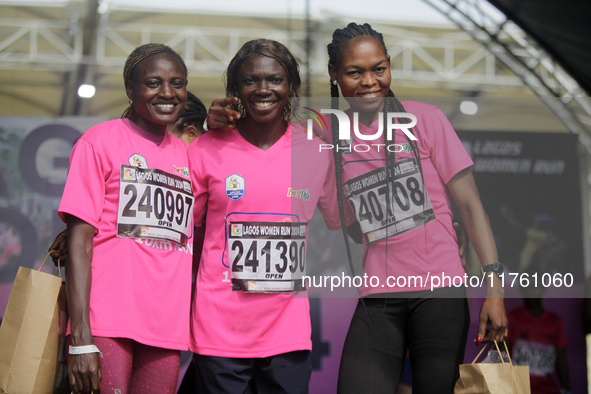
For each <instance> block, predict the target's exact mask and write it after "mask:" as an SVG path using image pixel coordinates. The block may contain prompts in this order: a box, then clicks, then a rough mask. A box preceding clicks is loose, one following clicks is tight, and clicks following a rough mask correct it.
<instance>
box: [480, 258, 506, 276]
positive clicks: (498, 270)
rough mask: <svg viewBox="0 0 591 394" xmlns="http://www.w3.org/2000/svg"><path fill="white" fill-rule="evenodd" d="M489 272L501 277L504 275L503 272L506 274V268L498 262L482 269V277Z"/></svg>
mask: <svg viewBox="0 0 591 394" xmlns="http://www.w3.org/2000/svg"><path fill="white" fill-rule="evenodd" d="M487 272H494V273H495V274H497V276H498V277H500V276H501V275H502V274H503V272H505V267H503V264H501V263H499V262H498V261H497V262H496V263H494V264H489V265H485V266H484V267H482V275H484V274H485V273H487Z"/></svg>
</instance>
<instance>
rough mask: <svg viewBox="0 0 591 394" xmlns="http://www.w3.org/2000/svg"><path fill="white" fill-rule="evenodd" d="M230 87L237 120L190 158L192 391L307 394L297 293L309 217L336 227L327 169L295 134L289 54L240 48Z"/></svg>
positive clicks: (306, 323) (303, 304)
mask: <svg viewBox="0 0 591 394" xmlns="http://www.w3.org/2000/svg"><path fill="white" fill-rule="evenodd" d="M226 77H227V87H226V93H227V96H228V97H230V98H229V99H228V100H225V103H224V105H225V104H230V103H231V104H234V105H235V108H234V110H232V113H233V114H234V117H237V118H239V120H238V121H237V122H236V123H235V127H233V128H231V129H217V130H212V131H209V132H208V133H206V134H205V135H203V136H201V137H199V138H198V139H197V140H196V141H195V142H193V143H192V144H191V146H190V147H189V161H190V168H191V179H192V181H193V185H194V191H195V193H194V194H195V209H194V215H195V218H194V222H195V226H197V227H198V228H201V226H203V225H204V224H205V225H206V226H205V227H206V229H205V234H203V233H202V231H201V234H202V237H203V236H204V241H203V250H202V254H201V260H200V264H199V271H198V275H197V282H196V286H195V293H194V298H193V305H192V310H191V341H190V345H189V346H190V349H191V350H192V351H193V352H194V353H195V356H194V357H195V365H196V369H197V380H198V391H199V392H200V393H201V392H203V393H216V394H217V393H246V392H259V393H267V392H268V393H271V392H281V393H294V394H296V393H298V394H303V393H306V392H307V391H308V383H309V380H310V376H311V372H312V366H311V362H310V358H309V353H310V350H311V348H312V342H311V324H310V308H309V302H308V299H307V297H305V295H304V296H303V297H302V296H298V293H297V292H301V291H305V288H303V287H302V286H301V282H302V281H301V278H302V275H305V266H306V260H305V251H306V242H307V227H308V223H309V222H310V220H311V219H312V216H313V214H314V211H315V208H316V207H318V208H319V209H320V211H321V212H322V213H323V215H324V216H325V218H327V220H326V221H327V224H328V225H329V227H332V228H335V227H336V226H338V208H336V195H335V193H334V183H335V181H334V168H333V166H332V159H331V156H330V153H328V152H319V144H320V142H321V141H320V140H319V139H316V140H308V139H307V137H306V134H305V132H304V131H303V130H302V129H301V128H297V127H295V126H293V125H292V124H291V123H290V120H291V112H290V106H291V105H292V100H291V99H292V98H294V97H298V96H299V90H300V85H301V82H300V76H299V67H298V64H297V62H296V60H295V58H294V57H293V55H292V54H291V53H290V52H289V50H288V49H287V48H286V47H285V46H284V45H282V44H280V43H278V42H276V41H272V40H265V39H260V40H253V41H250V42H247V43H246V44H244V46H243V47H242V48H241V49H240V50H239V51H238V53H237V54H236V56H234V58H233V59H232V60H231V61H230V64H229V66H228V69H227V71H226ZM236 97H237V98H238V100H239V101H238V100H236ZM234 111H238V112H234ZM239 112H240V114H239ZM292 164H293V165H292ZM329 186H332V189H330V187H329ZM328 190H331V191H330V192H329V191H328ZM205 207H206V208H207V216H206V217H205V209H204V208H205ZM332 218H335V220H333V219H332ZM199 233H200V232H199V231H197V230H196V232H195V234H196V236H195V238H196V240H195V242H196V243H197V242H198V234H199Z"/></svg>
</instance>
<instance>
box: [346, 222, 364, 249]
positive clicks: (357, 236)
mask: <svg viewBox="0 0 591 394" xmlns="http://www.w3.org/2000/svg"><path fill="white" fill-rule="evenodd" d="M347 234H349V237H351V239H352V240H353V242H355V243H357V244H360V243H361V242H363V233H362V232H361V226H360V225H359V222H358V221H357V220H356V221H354V222H353V223H351V224H350V225H349V226H348V227H347Z"/></svg>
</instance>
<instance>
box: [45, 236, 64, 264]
mask: <svg viewBox="0 0 591 394" xmlns="http://www.w3.org/2000/svg"><path fill="white" fill-rule="evenodd" d="M67 232H68V230H67V229H66V230H64V231H62V232H61V233H59V234H58V235H57V237H55V240H54V241H53V243H52V244H51V246H50V247H49V250H48V252H49V255H50V256H51V259H52V260H53V263H54V264H55V266H56V267H57V262H58V260H59V263H60V266H62V267H63V266H65V263H66V258H67V257H68V234H67Z"/></svg>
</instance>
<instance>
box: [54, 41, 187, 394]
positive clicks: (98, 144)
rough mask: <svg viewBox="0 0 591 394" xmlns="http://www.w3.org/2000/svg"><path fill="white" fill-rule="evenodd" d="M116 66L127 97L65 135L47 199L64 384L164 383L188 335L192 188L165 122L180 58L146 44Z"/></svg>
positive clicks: (154, 388)
mask: <svg viewBox="0 0 591 394" xmlns="http://www.w3.org/2000/svg"><path fill="white" fill-rule="evenodd" d="M123 76H124V82H125V88H126V93H127V96H128V98H129V100H130V107H129V108H128V109H127V110H126V111H125V113H124V115H123V116H122V119H115V120H111V121H108V122H104V123H101V124H99V125H97V126H94V127H92V128H90V129H89V130H88V131H87V132H86V133H85V134H84V135H83V136H82V137H81V138H80V139H79V140H78V141H77V142H76V144H75V146H74V149H73V150H72V154H71V157H70V169H69V173H68V178H67V181H66V185H65V189H64V194H63V197H62V201H61V203H60V207H59V210H58V211H59V214H60V216H61V217H62V219H63V220H64V221H66V222H67V227H68V248H69V254H68V264H67V267H66V278H67V280H66V289H67V293H68V310H69V315H70V330H69V339H68V341H69V342H70V344H71V346H70V347H69V360H68V370H69V379H70V387H71V389H72V391H73V392H76V393H78V392H82V391H84V392H91V391H92V392H94V393H98V392H100V391H101V389H102V390H104V391H105V392H124V393H127V392H129V393H154V394H156V393H158V394H160V393H171V394H172V393H175V392H176V385H177V381H178V372H179V361H180V350H186V349H187V342H188V335H189V306H190V296H191V261H192V258H191V246H190V245H191V244H192V240H191V238H192V230H193V224H192V215H191V213H192V212H191V207H192V205H193V196H192V190H191V189H192V188H191V183H190V178H189V170H188V159H187V155H186V152H187V146H186V145H185V144H184V143H183V142H181V141H180V140H178V139H177V138H174V137H171V136H170V135H169V134H168V133H166V127H167V125H169V124H172V123H174V122H175V121H176V120H177V118H178V117H179V115H180V114H181V113H182V112H183V109H184V107H185V102H186V85H187V68H186V66H185V64H184V62H183V60H182V59H181V58H180V56H179V55H178V54H177V53H176V52H174V51H173V50H172V49H171V48H169V47H167V46H165V45H162V44H146V45H142V46H140V47H138V48H136V49H135V50H134V51H133V52H132V53H131V54H130V56H129V58H128V59H127V62H126V64H125V69H124V73H123ZM101 357H104V358H102V359H101ZM101 386H102V387H101Z"/></svg>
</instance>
